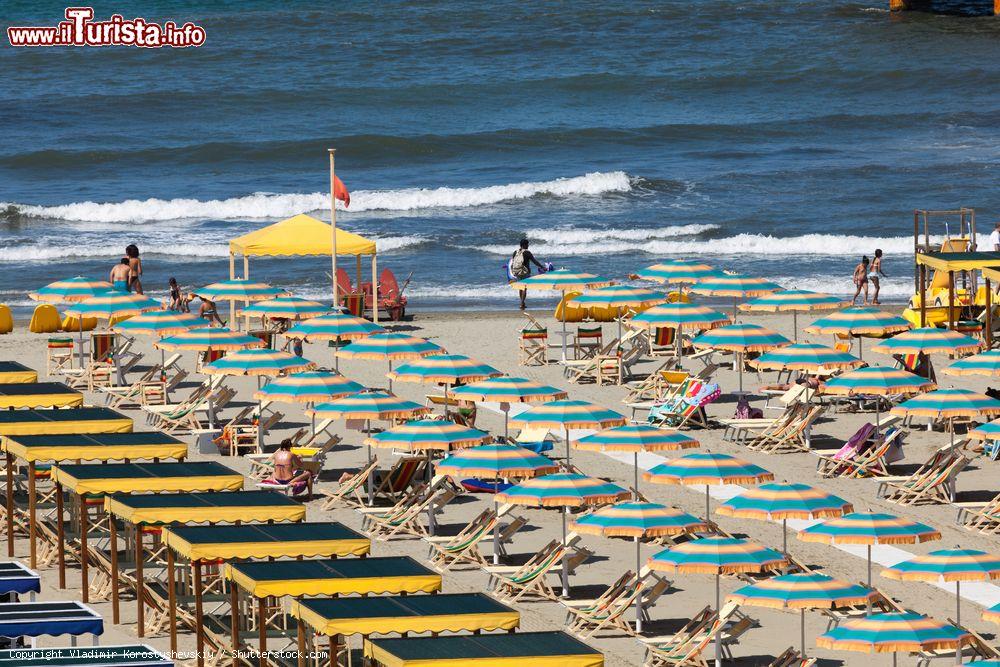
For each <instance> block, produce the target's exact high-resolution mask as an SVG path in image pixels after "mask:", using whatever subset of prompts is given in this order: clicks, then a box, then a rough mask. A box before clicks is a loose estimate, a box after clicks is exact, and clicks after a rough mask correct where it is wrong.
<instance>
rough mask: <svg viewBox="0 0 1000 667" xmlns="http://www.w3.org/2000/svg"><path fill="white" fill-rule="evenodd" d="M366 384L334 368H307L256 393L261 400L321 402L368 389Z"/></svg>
mask: <svg viewBox="0 0 1000 667" xmlns="http://www.w3.org/2000/svg"><path fill="white" fill-rule="evenodd" d="M364 390H365V387H364V385H362V384H360V383H358V382H355V381H354V380H351V379H348V378H346V377H344V376H343V375H341V374H340V373H331V372H330V371H305V372H300V373H292V374H290V375H286V376H284V377H279V378H276V379H274V380H273V381H271V382H269V383H267V385H265V386H264V387H262V388H261V389H260V390H259V391H258V392H257V393H255V394H254V395H253V397H254V398H255V399H257V400H258V401H281V402H284V403H319V402H321V401H332V400H336V399H338V398H343V397H344V396H350V395H351V394H356V393H358V392H361V391H364Z"/></svg>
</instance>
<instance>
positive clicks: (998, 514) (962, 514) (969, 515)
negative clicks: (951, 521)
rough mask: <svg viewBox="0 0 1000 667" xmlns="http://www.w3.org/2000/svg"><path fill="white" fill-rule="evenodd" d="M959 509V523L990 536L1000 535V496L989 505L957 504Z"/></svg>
mask: <svg viewBox="0 0 1000 667" xmlns="http://www.w3.org/2000/svg"><path fill="white" fill-rule="evenodd" d="M955 505H956V506H957V507H958V508H959V509H958V523H959V525H961V526H962V527H964V528H968V529H969V530H977V531H979V532H982V533H986V534H988V535H996V534H998V533H1000V495H997V496H995V497H994V498H993V499H992V500H990V501H989V502H987V503H955Z"/></svg>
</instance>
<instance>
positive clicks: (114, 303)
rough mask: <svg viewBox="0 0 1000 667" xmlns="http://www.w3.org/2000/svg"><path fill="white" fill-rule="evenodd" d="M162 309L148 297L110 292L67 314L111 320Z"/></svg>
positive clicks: (115, 291)
mask: <svg viewBox="0 0 1000 667" xmlns="http://www.w3.org/2000/svg"><path fill="white" fill-rule="evenodd" d="M161 308H163V306H162V304H160V302H158V301H155V300H153V299H150V298H149V297H148V296H143V295H142V294H134V293H132V292H121V291H118V290H108V291H107V292H102V293H100V294H97V295H95V296H92V297H90V298H88V299H85V300H84V301H79V302H77V303H74V304H73V305H72V306H70V307H69V308H67V309H66V314H67V315H72V316H73V317H96V318H100V319H106V320H110V319H114V318H119V317H128V316H131V315H138V314H140V313H145V312H148V311H150V310H160V309H161Z"/></svg>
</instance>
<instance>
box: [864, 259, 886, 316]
mask: <svg viewBox="0 0 1000 667" xmlns="http://www.w3.org/2000/svg"><path fill="white" fill-rule="evenodd" d="M879 277H882V278H888V277H889V276H887V275H885V271H883V270H882V249H881V248H876V249H875V258H874V259H872V265H871V267H870V268H869V269H868V280H870V281H871V284H872V287H874V288H875V292H874V293H873V294H872V305H875V306H877V305H878V304H879V303H880V302H879V300H878V291H879V289H881V284H880V283H879Z"/></svg>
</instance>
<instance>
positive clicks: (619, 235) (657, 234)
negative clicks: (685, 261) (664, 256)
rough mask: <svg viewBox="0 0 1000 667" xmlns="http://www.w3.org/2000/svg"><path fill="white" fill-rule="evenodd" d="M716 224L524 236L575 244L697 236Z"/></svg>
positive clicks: (553, 231)
mask: <svg viewBox="0 0 1000 667" xmlns="http://www.w3.org/2000/svg"><path fill="white" fill-rule="evenodd" d="M718 228H719V226H718V225H699V224H691V225H677V226H674V227H652V228H646V229H580V228H577V227H557V228H555V229H552V228H549V229H529V230H528V231H526V232H525V236H527V237H528V238H529V239H531V240H533V241H535V240H537V241H541V242H542V243H545V244H546V249H548V245H549V244H552V245H553V246H558V245H575V244H581V243H594V242H602V243H604V242H606V241H608V240H614V241H649V240H655V239H661V238H668V237H679V236H697V235H698V234H703V233H704V232H708V231H711V230H713V229H718Z"/></svg>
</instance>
